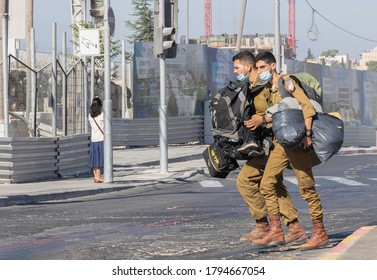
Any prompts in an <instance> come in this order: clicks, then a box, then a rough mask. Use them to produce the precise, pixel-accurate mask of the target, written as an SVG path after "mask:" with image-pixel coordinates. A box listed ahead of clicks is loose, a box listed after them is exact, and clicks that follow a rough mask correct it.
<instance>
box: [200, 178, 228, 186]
mask: <svg viewBox="0 0 377 280" xmlns="http://www.w3.org/2000/svg"><path fill="white" fill-rule="evenodd" d="M200 185H201V186H202V187H203V188H223V187H224V186H223V184H221V183H220V182H219V181H217V180H205V181H201V182H200Z"/></svg>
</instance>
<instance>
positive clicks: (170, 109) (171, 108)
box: [167, 90, 179, 117]
mask: <svg viewBox="0 0 377 280" xmlns="http://www.w3.org/2000/svg"><path fill="white" fill-rule="evenodd" d="M167 113H168V116H169V117H176V116H178V113H179V109H178V103H177V97H176V96H175V94H174V92H173V91H172V90H171V91H170V94H169V98H168V106H167Z"/></svg>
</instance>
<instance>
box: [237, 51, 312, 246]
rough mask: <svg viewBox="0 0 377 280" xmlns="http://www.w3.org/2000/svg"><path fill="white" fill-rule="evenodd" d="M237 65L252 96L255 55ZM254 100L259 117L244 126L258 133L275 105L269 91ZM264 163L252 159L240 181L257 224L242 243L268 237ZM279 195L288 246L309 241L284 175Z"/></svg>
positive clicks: (245, 55) (239, 59)
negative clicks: (268, 111)
mask: <svg viewBox="0 0 377 280" xmlns="http://www.w3.org/2000/svg"><path fill="white" fill-rule="evenodd" d="M233 63H234V74H235V75H236V76H237V78H238V79H239V80H240V78H239V77H242V78H243V77H247V78H248V81H249V84H250V92H252V88H253V87H256V86H257V85H258V83H259V81H258V73H257V69H256V67H255V57H254V55H253V54H252V53H251V52H249V51H242V52H240V53H238V54H236V55H235V56H234V57H233ZM250 92H249V93H248V94H250ZM253 96H254V98H253V101H252V102H253V105H254V109H255V112H256V114H255V115H254V117H252V118H251V119H250V120H247V121H244V123H245V126H247V127H248V128H249V129H252V130H255V129H257V128H258V127H262V126H265V124H266V122H265V117H264V116H265V112H266V110H267V108H268V107H270V105H271V103H270V101H269V99H270V91H269V90H268V89H267V88H262V89H261V90H259V92H257V93H254V94H253ZM264 163H265V159H264V157H263V156H256V157H252V158H250V159H249V160H248V161H247V162H246V164H245V165H244V166H243V167H242V169H241V171H240V173H239V175H238V177H237V188H238V191H239V192H240V194H241V196H242V198H243V199H244V201H245V202H246V204H247V206H248V208H249V211H250V214H251V217H252V218H253V219H254V220H255V221H256V227H255V228H254V229H253V230H251V231H250V232H248V233H247V234H245V235H244V236H242V237H241V239H240V240H245V241H250V242H252V241H253V240H255V239H259V238H262V237H263V236H265V235H266V234H267V233H268V232H269V229H270V226H269V222H268V219H267V208H266V204H265V199H264V197H263V195H262V194H261V192H260V189H259V184H260V181H261V179H262V176H263V171H262V165H263V164H264ZM276 191H277V193H278V204H279V211H280V214H281V215H282V217H283V219H284V222H285V224H286V225H287V226H288V234H287V235H286V236H285V240H286V242H287V243H291V244H298V243H303V242H305V241H306V240H307V236H306V233H305V231H304V230H303V228H302V227H301V225H300V223H299V222H298V212H297V210H296V209H295V208H294V206H293V204H292V201H291V198H290V196H289V195H288V192H287V189H286V187H285V186H284V184H283V176H282V175H281V176H279V178H278V180H277V183H276ZM278 215H279V214H278Z"/></svg>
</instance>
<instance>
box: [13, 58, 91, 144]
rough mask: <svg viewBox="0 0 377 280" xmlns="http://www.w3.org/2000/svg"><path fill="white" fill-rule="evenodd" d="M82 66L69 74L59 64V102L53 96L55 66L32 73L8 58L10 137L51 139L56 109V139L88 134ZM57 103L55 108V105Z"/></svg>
mask: <svg viewBox="0 0 377 280" xmlns="http://www.w3.org/2000/svg"><path fill="white" fill-rule="evenodd" d="M83 67H84V66H83V63H82V61H81V60H79V61H77V62H76V63H75V64H74V65H73V66H72V67H71V68H70V69H69V70H68V71H65V69H64V67H63V66H62V64H61V63H60V62H59V61H57V70H56V98H54V96H53V88H52V87H53V86H54V82H55V81H54V77H53V69H52V63H48V64H46V65H45V66H43V67H41V68H40V69H38V70H35V69H31V68H30V67H29V66H27V65H26V64H25V63H23V62H22V61H20V60H19V59H17V58H16V57H14V56H12V55H10V56H9V114H10V120H9V122H10V126H9V135H10V136H11V137H29V136H36V137H40V136H45V137H47V136H52V135H53V131H52V130H53V128H54V124H53V121H54V116H53V114H54V112H53V109H54V105H56V112H55V118H56V135H57V136H62V135H74V134H80V133H84V132H85V121H84V120H85V107H86V106H88V104H85V100H86V99H85V98H84V90H83ZM55 103H56V104H55Z"/></svg>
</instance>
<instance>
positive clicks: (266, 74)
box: [259, 70, 272, 82]
mask: <svg viewBox="0 0 377 280" xmlns="http://www.w3.org/2000/svg"><path fill="white" fill-rule="evenodd" d="M271 78H272V73H271V72H270V70H267V71H264V72H262V73H260V74H259V80H261V81H262V82H268V81H269V80H271Z"/></svg>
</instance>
